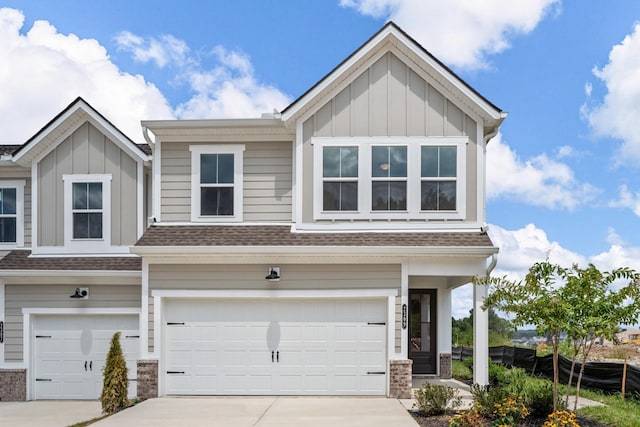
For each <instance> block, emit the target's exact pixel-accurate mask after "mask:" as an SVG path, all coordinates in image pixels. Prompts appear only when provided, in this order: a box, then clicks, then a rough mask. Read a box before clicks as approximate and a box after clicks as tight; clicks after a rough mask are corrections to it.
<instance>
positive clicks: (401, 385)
mask: <svg viewBox="0 0 640 427" xmlns="http://www.w3.org/2000/svg"><path fill="white" fill-rule="evenodd" d="M412 366H413V360H391V361H390V362H389V397H391V398H394V399H411V397H412V393H411V389H412V388H413V378H412V376H411V367H412Z"/></svg>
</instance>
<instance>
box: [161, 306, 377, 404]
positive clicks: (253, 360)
mask: <svg viewBox="0 0 640 427" xmlns="http://www.w3.org/2000/svg"><path fill="white" fill-rule="evenodd" d="M165 307H166V309H165V317H164V320H165V326H164V337H165V341H164V342H165V350H164V355H165V365H164V367H165V370H166V372H165V378H166V382H165V384H166V386H165V387H166V388H165V390H166V393H167V394H174V395H216V394H222V395H384V394H385V391H386V374H387V372H386V371H387V355H386V334H387V332H386V331H387V327H386V318H387V310H386V307H387V305H386V300H381V299H378V300H342V299H341V300H322V301H317V300H313V301H311V300H291V299H281V300H273V299H264V300H250V301H247V300H241V299H237V300H236V299H233V300H232V299H225V300H184V299H182V300H170V301H168V302H167V304H166V306H165Z"/></svg>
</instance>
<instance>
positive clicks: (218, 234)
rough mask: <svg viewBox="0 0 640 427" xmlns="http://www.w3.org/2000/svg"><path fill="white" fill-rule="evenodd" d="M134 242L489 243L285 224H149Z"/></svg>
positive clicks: (478, 238) (478, 237) (482, 238)
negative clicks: (308, 228)
mask: <svg viewBox="0 0 640 427" xmlns="http://www.w3.org/2000/svg"><path fill="white" fill-rule="evenodd" d="M136 246H354V247H358V246H360V247H362V246H364V247H366V246H376V247H384V246H389V247H391V246H407V247H421V246H442V247H445V246H452V247H455V246H459V247H492V246H493V243H492V242H491V239H490V238H489V236H488V235H487V234H486V233H481V232H480V231H478V232H422V231H421V232H397V231H394V232H340V233H338V232H307V233H300V232H291V227H290V226H288V225H185V226H162V225H156V226H152V227H149V228H148V229H147V231H146V232H145V233H144V235H143V236H142V237H141V238H140V240H138V242H137V243H136Z"/></svg>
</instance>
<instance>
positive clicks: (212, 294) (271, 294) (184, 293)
mask: <svg viewBox="0 0 640 427" xmlns="http://www.w3.org/2000/svg"><path fill="white" fill-rule="evenodd" d="M397 295H398V290H397V289H318V290H306V289H294V290H287V289H255V290H251V289H230V290H229V289H224V290H219V289H215V290H187V289H179V290H178V289H154V290H152V291H151V296H152V297H154V298H233V299H236V298H251V299H253V298H295V299H301V298H309V299H313V298H356V297H360V298H367V297H368V298H384V297H395V296H397Z"/></svg>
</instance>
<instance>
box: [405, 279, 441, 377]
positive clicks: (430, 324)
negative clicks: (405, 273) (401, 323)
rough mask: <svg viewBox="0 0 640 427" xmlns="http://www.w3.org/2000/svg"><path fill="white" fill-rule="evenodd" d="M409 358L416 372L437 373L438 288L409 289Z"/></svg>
mask: <svg viewBox="0 0 640 427" xmlns="http://www.w3.org/2000/svg"><path fill="white" fill-rule="evenodd" d="M409 359H411V360H413V373H414V374H435V373H436V290H435V289H413V290H409Z"/></svg>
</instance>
